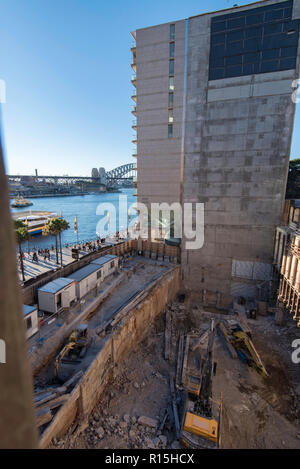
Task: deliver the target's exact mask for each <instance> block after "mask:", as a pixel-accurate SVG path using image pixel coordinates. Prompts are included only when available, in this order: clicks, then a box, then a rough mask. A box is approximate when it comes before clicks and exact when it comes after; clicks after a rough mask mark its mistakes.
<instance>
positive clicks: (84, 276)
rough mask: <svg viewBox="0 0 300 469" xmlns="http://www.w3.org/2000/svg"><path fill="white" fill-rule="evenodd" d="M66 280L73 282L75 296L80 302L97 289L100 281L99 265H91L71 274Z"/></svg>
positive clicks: (100, 270) (100, 271)
mask: <svg viewBox="0 0 300 469" xmlns="http://www.w3.org/2000/svg"><path fill="white" fill-rule="evenodd" d="M67 278H68V279H69V280H72V281H74V282H75V284H76V295H77V298H78V299H79V300H81V299H82V298H83V297H84V296H86V295H87V294H88V293H90V292H91V291H92V290H93V289H96V288H97V289H98V288H99V286H100V284H101V281H102V268H101V266H100V265H97V264H92V263H91V264H88V265H86V266H85V267H82V269H79V270H77V271H75V272H73V273H72V274H71V275H69V277H67Z"/></svg>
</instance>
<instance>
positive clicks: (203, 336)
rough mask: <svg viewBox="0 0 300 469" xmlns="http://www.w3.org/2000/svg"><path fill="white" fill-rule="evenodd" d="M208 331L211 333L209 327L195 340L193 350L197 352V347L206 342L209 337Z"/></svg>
mask: <svg viewBox="0 0 300 469" xmlns="http://www.w3.org/2000/svg"><path fill="white" fill-rule="evenodd" d="M208 333H209V329H207V330H206V331H204V332H203V333H202V334H201V335H200V336H199V337H197V338H196V339H194V340H193V343H192V345H191V350H192V352H195V350H197V348H199V347H200V345H203V344H204V342H205V340H206V339H207V337H208Z"/></svg>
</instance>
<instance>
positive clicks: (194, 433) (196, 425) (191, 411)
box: [180, 320, 222, 449]
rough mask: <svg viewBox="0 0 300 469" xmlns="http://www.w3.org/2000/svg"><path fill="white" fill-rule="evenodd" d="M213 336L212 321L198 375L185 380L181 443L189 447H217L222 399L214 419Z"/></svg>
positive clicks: (214, 365)
mask: <svg viewBox="0 0 300 469" xmlns="http://www.w3.org/2000/svg"><path fill="white" fill-rule="evenodd" d="M215 334H216V328H215V322H214V320H212V321H211V326H210V333H209V338H208V345H207V350H206V356H205V358H204V360H203V362H202V367H201V374H197V375H195V376H194V375H190V376H188V379H187V389H186V391H185V394H184V410H183V414H182V424H181V434H180V440H181V443H182V444H183V445H184V446H186V447H188V448H193V449H201V448H219V447H220V424H221V411H222V399H220V401H219V403H217V411H216V414H217V416H216V418H215V417H214V411H213V404H214V401H213V399H212V377H213V375H214V374H215V372H216V364H215V363H214V362H213V346H214V339H215ZM215 404H216V403H215Z"/></svg>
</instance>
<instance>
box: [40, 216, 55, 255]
mask: <svg viewBox="0 0 300 469" xmlns="http://www.w3.org/2000/svg"><path fill="white" fill-rule="evenodd" d="M55 220H57V218H50V220H48V221H47V223H46V224H45V226H44V229H43V235H45V236H54V238H55V252H56V264H58V247H57V236H58V228H57V225H56V223H55Z"/></svg>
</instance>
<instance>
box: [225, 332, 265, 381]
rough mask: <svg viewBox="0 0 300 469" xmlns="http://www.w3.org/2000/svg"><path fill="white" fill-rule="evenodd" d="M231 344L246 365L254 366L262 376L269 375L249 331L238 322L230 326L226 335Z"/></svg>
mask: <svg viewBox="0 0 300 469" xmlns="http://www.w3.org/2000/svg"><path fill="white" fill-rule="evenodd" d="M228 337H229V340H230V342H231V344H232V345H233V347H234V348H235V349H236V351H237V354H238V356H239V357H240V359H241V360H242V361H244V362H246V363H247V365H248V366H251V367H254V368H256V370H257V371H258V373H260V374H261V375H262V376H269V373H268V372H267V370H266V368H265V366H264V364H263V362H262V360H261V358H260V356H259V354H258V352H257V350H256V348H255V346H254V344H253V342H252V340H251V335H250V333H246V332H245V331H244V330H243V329H242V327H241V326H240V324H238V323H236V324H234V323H233V324H232V325H231V326H230V335H229V336H228Z"/></svg>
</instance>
